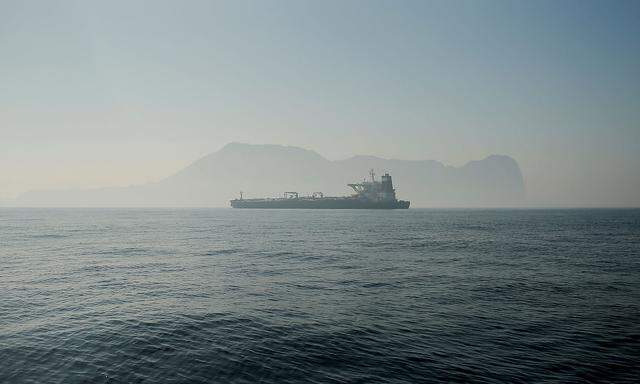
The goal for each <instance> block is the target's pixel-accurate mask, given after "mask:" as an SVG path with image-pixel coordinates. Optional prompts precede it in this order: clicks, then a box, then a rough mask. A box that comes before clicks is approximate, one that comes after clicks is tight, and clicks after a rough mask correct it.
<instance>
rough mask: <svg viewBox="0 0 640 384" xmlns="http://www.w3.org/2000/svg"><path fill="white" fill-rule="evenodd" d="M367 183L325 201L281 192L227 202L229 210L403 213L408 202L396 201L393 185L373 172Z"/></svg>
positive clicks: (318, 196) (316, 196) (315, 196)
mask: <svg viewBox="0 0 640 384" xmlns="http://www.w3.org/2000/svg"><path fill="white" fill-rule="evenodd" d="M369 174H370V177H371V179H370V180H363V181H362V182H361V183H354V184H347V185H348V186H349V187H351V188H352V189H353V190H354V192H355V193H354V194H353V195H351V196H340V197H329V196H324V194H323V193H322V192H314V193H312V194H311V195H310V196H300V195H299V193H298V192H285V193H284V195H283V197H277V198H261V199H245V198H243V196H242V192H241V193H240V198H239V199H234V200H231V206H232V207H233V208H308V209H407V208H409V204H410V202H409V201H404V200H398V199H396V191H395V189H394V188H393V181H392V180H391V176H390V175H389V174H388V173H385V174H384V175H383V176H382V177H381V178H380V181H377V180H376V179H375V174H374V172H373V170H371V171H370V173H369Z"/></svg>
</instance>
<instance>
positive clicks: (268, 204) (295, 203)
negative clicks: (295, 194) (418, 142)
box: [231, 199, 409, 209]
mask: <svg viewBox="0 0 640 384" xmlns="http://www.w3.org/2000/svg"><path fill="white" fill-rule="evenodd" d="M231 206H232V207H233V208H261V209H407V208H409V202H408V201H403V200H396V201H379V202H376V201H366V200H360V199H272V200H269V199H264V200H263V199H244V200H241V199H236V200H231Z"/></svg>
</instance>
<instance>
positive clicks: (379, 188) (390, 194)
mask: <svg viewBox="0 0 640 384" xmlns="http://www.w3.org/2000/svg"><path fill="white" fill-rule="evenodd" d="M369 175H370V176H371V181H367V180H364V181H362V183H355V184H347V185H348V186H349V187H351V188H353V190H354V191H355V193H356V196H357V197H359V198H362V199H366V200H369V201H393V200H396V191H395V189H393V182H392V181H391V176H390V175H389V174H388V173H385V174H384V175H382V177H381V178H380V181H377V180H376V175H375V173H374V172H373V169H372V170H371V171H369Z"/></svg>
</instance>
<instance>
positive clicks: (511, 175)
mask: <svg viewBox="0 0 640 384" xmlns="http://www.w3.org/2000/svg"><path fill="white" fill-rule="evenodd" d="M371 168H373V169H374V170H375V171H376V172H377V174H378V175H379V174H381V173H383V172H389V173H390V174H391V175H392V176H393V180H394V184H395V186H396V189H397V193H398V198H400V199H404V200H411V204H412V207H442V206H448V207H455V206H514V205H518V204H520V203H522V202H523V200H524V180H523V177H522V173H521V172H520V167H519V166H518V163H517V162H516V161H515V160H514V159H512V158H511V157H508V156H498V155H492V156H489V157H487V158H485V159H482V160H477V161H471V162H469V163H467V164H465V165H464V166H462V167H451V166H446V165H444V164H442V163H440V162H437V161H433V160H423V161H407V160H395V159H391V160H389V159H382V158H379V157H374V156H355V157H351V158H349V159H346V160H340V161H329V160H327V159H325V158H323V157H322V156H320V155H319V154H317V153H316V152H314V151H310V150H306V149H302V148H297V147H289V146H281V145H249V144H241V143H231V144H228V145H226V146H225V147H224V148H222V149H221V150H219V151H217V152H214V153H212V154H209V155H207V156H205V157H203V158H201V159H199V160H197V161H195V162H194V163H192V164H191V165H189V166H187V167H186V168H184V169H182V170H181V171H179V172H178V173H176V174H174V175H172V176H169V177H167V178H165V179H164V180H161V181H159V182H157V183H150V184H145V185H139V186H131V187H124V188H100V189H90V190H66V191H62V190H60V191H32V192H27V193H25V194H23V195H22V196H20V197H19V198H18V199H16V201H15V204H14V205H19V206H228V202H229V200H230V199H232V198H235V197H237V196H238V194H239V191H244V196H245V197H247V198H250V197H264V196H279V195H281V194H282V193H283V192H284V191H298V192H301V193H311V192H315V191H322V192H324V193H325V195H346V194H350V192H351V191H350V189H349V188H348V187H347V186H346V184H347V183H352V182H356V181H358V180H361V179H362V178H363V177H364V176H366V175H367V174H368V171H369V169H371Z"/></svg>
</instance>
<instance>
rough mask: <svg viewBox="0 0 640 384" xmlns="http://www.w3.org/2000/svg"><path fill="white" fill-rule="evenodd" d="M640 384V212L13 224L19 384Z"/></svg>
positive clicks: (5, 216)
mask: <svg viewBox="0 0 640 384" xmlns="http://www.w3.org/2000/svg"><path fill="white" fill-rule="evenodd" d="M639 377H640V210H605V209H595V210H421V209H410V210H405V211H313V210H289V211H286V210H284V211H280V210H232V209H156V210H147V209H2V210H0V382H2V383H215V382H220V383H227V382H235V383H257V382H260V383H297V382H308V383H378V382H379V383H418V382H419V383H422V382H483V383H498V382H510V383H518V382H557V383H565V382H581V383H582V382H629V383H632V382H638V379H639Z"/></svg>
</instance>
